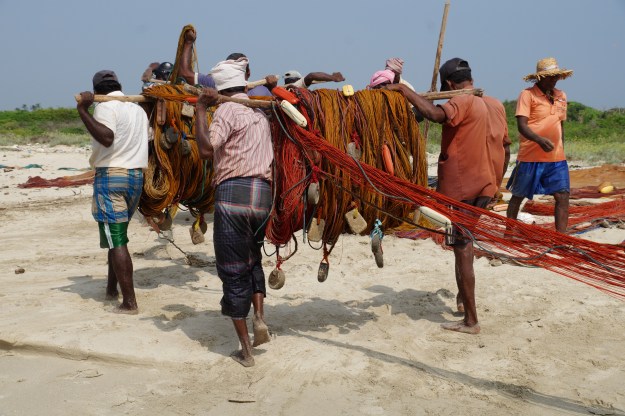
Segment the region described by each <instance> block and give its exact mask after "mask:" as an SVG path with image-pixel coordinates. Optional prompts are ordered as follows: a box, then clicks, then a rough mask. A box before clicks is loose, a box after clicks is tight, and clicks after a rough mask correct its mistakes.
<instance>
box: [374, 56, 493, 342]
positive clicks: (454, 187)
mask: <svg viewBox="0 0 625 416" xmlns="http://www.w3.org/2000/svg"><path fill="white" fill-rule="evenodd" d="M439 73H440V80H441V91H449V90H461V89H472V88H473V78H472V76H471V68H470V67H469V63H468V62H467V61H465V60H463V59H460V58H454V59H450V60H448V61H447V62H445V63H444V64H443V65H442V66H441V68H440V71H439ZM385 88H386V89H389V90H394V91H400V92H401V93H402V94H404V96H405V97H406V98H407V99H408V101H410V102H411V103H412V104H413V105H414V106H415V107H416V108H417V110H419V112H420V113H421V114H423V115H424V116H425V117H426V118H427V119H428V120H431V121H434V122H437V123H441V124H442V125H443V127H442V141H441V153H440V155H439V158H438V185H437V191H438V192H440V193H442V194H443V195H446V196H448V197H451V198H453V199H455V200H457V201H461V202H463V203H465V204H468V205H472V206H475V207H479V208H484V207H486V205H487V204H488V202H490V200H491V198H492V197H493V196H494V195H495V192H496V191H497V177H496V174H495V170H494V167H493V162H492V160H491V156H490V154H491V153H492V152H491V151H490V150H489V139H488V138H489V136H490V135H491V134H492V133H491V131H490V129H491V127H490V113H489V106H488V105H487V104H486V102H485V100H484V99H483V98H481V97H477V96H475V95H469V94H466V95H459V96H456V97H453V98H452V99H450V100H449V101H447V102H446V103H445V104H442V105H437V106H435V105H434V104H432V103H431V102H430V101H428V100H426V99H425V98H423V97H421V96H419V95H418V94H416V93H415V92H414V91H412V90H410V88H408V87H407V86H406V85H404V84H387V85H386V86H385ZM499 143H500V145H501V146H503V139H500V140H499ZM500 169H503V167H500ZM468 231H470V230H468ZM447 244H448V245H451V246H452V247H453V250H454V257H455V272H456V283H457V285H458V292H459V293H458V297H457V302H458V307H459V309H462V310H463V311H464V319H463V320H461V321H459V322H452V323H445V324H442V325H441V326H442V327H443V328H444V329H447V330H451V331H458V332H463V333H467V334H478V333H479V332H480V325H479V323H478V318H477V310H476V306H475V272H474V270H473V242H472V240H471V239H470V238H469V237H468V236H466V235H462V234H461V233H460V232H459V231H458V230H457V229H456V227H454V233H453V235H451V236H448V238H447ZM460 303H461V304H462V307H460Z"/></svg>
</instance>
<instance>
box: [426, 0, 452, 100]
mask: <svg viewBox="0 0 625 416" xmlns="http://www.w3.org/2000/svg"><path fill="white" fill-rule="evenodd" d="M448 13H449V0H447V1H446V2H445V9H443V21H442V22H441V31H440V33H439V34H438V47H437V48H436V58H435V59H434V72H433V74H432V85H431V86H430V91H436V79H437V78H438V67H439V66H440V64H441V54H442V52H443V42H444V40H445V30H446V29H447V14H448Z"/></svg>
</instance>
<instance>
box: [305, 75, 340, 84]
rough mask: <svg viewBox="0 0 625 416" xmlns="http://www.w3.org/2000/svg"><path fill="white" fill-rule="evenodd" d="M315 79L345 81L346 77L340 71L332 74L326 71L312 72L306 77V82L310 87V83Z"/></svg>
mask: <svg viewBox="0 0 625 416" xmlns="http://www.w3.org/2000/svg"><path fill="white" fill-rule="evenodd" d="M315 81H321V82H341V81H345V77H344V76H343V74H341V73H340V72H333V73H332V74H328V73H326V72H311V73H310V74H308V75H306V76H305V77H304V84H306V86H307V87H310V85H311V84H312V83H313V82H315Z"/></svg>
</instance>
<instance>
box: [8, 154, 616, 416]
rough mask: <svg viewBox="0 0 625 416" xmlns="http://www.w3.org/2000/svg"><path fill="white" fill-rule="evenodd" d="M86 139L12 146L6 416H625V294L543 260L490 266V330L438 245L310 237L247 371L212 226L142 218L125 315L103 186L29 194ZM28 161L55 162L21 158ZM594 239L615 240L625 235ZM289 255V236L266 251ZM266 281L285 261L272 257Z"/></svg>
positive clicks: (484, 279)
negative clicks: (468, 312) (115, 294)
mask: <svg viewBox="0 0 625 416" xmlns="http://www.w3.org/2000/svg"><path fill="white" fill-rule="evenodd" d="M89 154H90V150H89V149H88V148H72V147H55V148H48V147H44V146H37V145H33V146H14V147H4V148H0V164H2V165H4V166H5V167H4V168H0V192H1V198H0V233H1V235H2V250H1V251H0V416H9V415H43V414H45V415H73V414H80V415H110V414H128V415H154V414H162V415H238V414H241V415H242V414H258V415H311V416H312V415H315V416H317V415H363V416H368V415H371V416H377V415H442V414H455V413H458V414H464V415H485V414H487V415H504V414H505V415H570V414H574V415H575V414H578V415H589V414H596V415H624V414H625V388H624V387H623V386H624V384H625V365H624V363H623V357H624V356H625V335H624V334H623V328H625V302H624V301H623V300H619V299H616V298H614V297H611V296H608V295H606V294H605V293H603V292H600V291H598V290H597V289H594V288H592V287H590V286H588V285H584V284H582V283H579V282H576V281H573V280H571V279H568V278H566V277H564V276H562V275H559V274H556V273H552V272H550V271H547V270H543V269H536V268H526V267H521V266H517V265H512V264H503V265H501V266H498V267H495V266H491V264H490V263H489V261H488V260H487V259H485V258H480V259H476V261H475V272H476V300H477V306H478V316H479V318H480V322H481V327H482V332H481V333H480V334H479V335H476V336H471V335H465V334H459V333H453V332H448V331H444V330H442V329H441V328H440V324H441V323H444V322H448V321H452V320H458V319H460V318H459V315H458V314H457V313H455V312H454V310H455V294H456V283H455V280H454V275H453V268H454V266H453V264H454V263H453V253H452V252H451V251H448V250H443V249H442V248H441V247H440V246H438V245H436V244H435V243H434V242H433V241H432V240H416V241H415V240H410V239H401V238H396V237H394V236H387V237H385V239H384V268H382V269H380V268H378V267H377V266H376V264H375V261H374V259H373V256H372V254H371V250H370V246H369V238H368V237H366V236H354V235H344V236H342V237H341V239H340V241H339V243H338V245H337V247H336V248H335V249H334V251H333V253H332V255H331V257H330V273H329V277H328V280H327V281H326V282H324V283H319V282H318V281H317V268H318V265H319V262H320V260H321V253H320V252H319V251H317V250H315V249H313V248H312V247H310V246H309V245H308V244H305V243H303V242H302V236H301V235H300V236H299V238H298V239H299V242H300V244H299V251H298V253H297V254H296V255H295V256H294V257H293V258H292V259H290V260H288V261H287V262H286V263H285V264H284V265H283V266H282V269H283V270H284V272H285V273H286V284H285V286H284V287H283V288H282V289H280V290H271V289H268V294H267V299H266V304H265V305H266V306H265V314H266V318H267V321H268V324H269V326H270V330H271V332H272V340H271V342H269V343H267V344H264V345H262V346H260V347H259V348H256V349H255V360H256V366H255V367H252V368H244V367H242V366H240V365H239V364H237V363H235V362H234V361H233V360H232V359H231V358H230V357H229V355H230V353H231V352H232V351H233V350H235V349H237V348H238V340H237V338H236V336H235V333H234V330H233V328H232V324H231V321H230V319H229V318H226V317H224V316H222V315H221V313H220V307H219V300H220V298H221V282H220V281H219V278H218V277H217V272H216V269H215V266H214V252H213V244H212V217H211V216H207V220H208V226H209V228H208V232H207V233H206V241H205V242H204V243H202V244H199V245H193V244H192V242H191V239H190V237H189V227H190V226H191V217H190V215H188V213H186V212H181V213H180V214H179V215H177V216H176V218H175V220H174V227H173V230H172V237H173V239H174V241H175V244H176V245H177V246H178V247H179V248H180V249H181V250H182V251H184V252H185V253H187V254H191V255H193V256H195V257H196V258H198V259H200V260H202V261H203V263H204V264H206V266H204V267H193V266H190V265H188V264H187V262H186V261H185V255H184V254H183V253H182V252H181V251H180V250H179V249H177V248H176V247H174V245H172V244H171V243H169V242H168V241H167V240H165V239H163V238H159V236H158V235H157V234H156V233H155V232H154V231H152V229H151V228H150V227H149V226H148V225H147V224H146V222H145V221H144V220H143V219H142V218H141V215H140V214H137V215H136V216H135V218H134V219H133V221H132V222H131V225H130V228H129V238H130V243H129V245H128V248H129V251H130V253H131V255H132V260H133V263H134V270H135V273H134V282H135V288H136V293H137V301H138V304H139V314H138V315H135V316H126V315H119V314H113V313H111V312H110V310H111V309H112V308H114V307H115V306H116V302H114V301H106V300H105V296H104V295H105V293H104V292H105V286H106V271H107V263H106V262H107V258H106V251H105V250H102V249H100V248H99V238H98V230H97V225H96V223H95V222H94V220H93V218H92V216H91V210H90V207H91V191H92V187H91V185H83V186H78V187H70V188H31V189H22V188H19V187H18V186H17V185H18V184H20V183H24V182H26V180H27V179H28V177H29V176H37V175H38V176H42V177H44V178H47V179H53V178H57V177H59V176H64V175H73V174H79V173H81V171H68V170H60V168H70V169H84V168H87V167H88V158H89ZM29 164H37V165H40V166H41V167H40V168H37V167H35V168H29V169H20V167H24V166H27V165H29ZM583 238H588V239H593V240H595V241H600V242H604V243H611V244H617V243H620V242H622V241H623V240H625V230H624V229H618V228H600V229H597V230H594V231H591V232H588V233H586V234H584V235H583ZM267 250H268V252H269V253H272V252H273V250H272V247H268V248H267ZM263 265H264V267H265V273H266V275H267V276H268V275H269V273H270V272H271V271H272V270H273V268H274V266H275V256H273V257H265V259H264V262H263Z"/></svg>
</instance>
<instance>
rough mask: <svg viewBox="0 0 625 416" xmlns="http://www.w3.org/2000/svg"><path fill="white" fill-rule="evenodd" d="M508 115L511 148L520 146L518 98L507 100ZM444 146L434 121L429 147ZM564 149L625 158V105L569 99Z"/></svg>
mask: <svg viewBox="0 0 625 416" xmlns="http://www.w3.org/2000/svg"><path fill="white" fill-rule="evenodd" d="M503 105H504V107H505V109H506V116H507V118H508V134H509V135H510V138H511V139H512V146H511V152H512V153H516V152H517V151H518V150H519V133H518V131H517V124H516V118H515V117H514V113H515V110H516V100H514V101H504V102H503ZM439 149H440V126H439V125H435V124H434V125H432V124H430V134H429V143H428V151H429V152H432V153H436V152H437V151H438V150H439ZM564 151H565V153H566V156H567V159H568V160H573V161H584V162H588V163H600V162H606V163H624V162H625V108H613V109H610V110H607V111H601V110H596V109H594V108H592V107H587V106H585V105H584V104H581V103H577V102H574V101H571V102H569V103H568V111H567V121H566V122H565V123H564Z"/></svg>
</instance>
